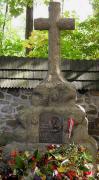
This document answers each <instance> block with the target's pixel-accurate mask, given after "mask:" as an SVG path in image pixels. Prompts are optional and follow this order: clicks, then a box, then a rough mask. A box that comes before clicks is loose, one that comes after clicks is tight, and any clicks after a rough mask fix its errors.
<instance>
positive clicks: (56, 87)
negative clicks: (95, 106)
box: [13, 2, 97, 155]
mask: <svg viewBox="0 0 99 180" xmlns="http://www.w3.org/2000/svg"><path fill="white" fill-rule="evenodd" d="M74 24H75V21H74V19H70V18H66V19H62V18H61V17H60V3H58V2H50V4H49V19H47V18H44V19H43V18H40V19H36V20H35V21H34V26H35V29H37V30H49V54H48V74H47V77H46V79H44V80H43V81H42V82H41V83H40V84H39V85H38V86H37V87H36V88H35V89H34V90H33V96H32V106H31V108H30V109H28V108H26V109H24V110H22V111H20V114H19V122H20V123H19V126H18V127H17V128H16V129H15V130H14V133H13V136H14V142H15V144H21V147H22V144H23V145H26V146H27V147H29V148H30V147H34V148H39V149H43V148H44V147H45V145H46V144H51V143H54V144H69V143H71V142H75V143H81V144H84V145H85V146H87V147H88V149H89V150H90V151H91V153H92V154H93V155H95V153H96V150H97V144H96V141H95V140H94V139H93V138H92V137H91V136H90V135H89V134H88V120H87V118H86V113H85V111H84V109H83V108H82V107H80V106H79V105H77V104H76V90H75V87H73V85H71V84H70V83H69V82H67V81H66V80H65V79H64V78H63V76H62V74H61V70H60V31H61V30H73V29H74V26H75V25H74ZM70 120H71V121H70ZM70 127H71V131H70V132H69V130H70ZM13 147H14V146H13Z"/></svg>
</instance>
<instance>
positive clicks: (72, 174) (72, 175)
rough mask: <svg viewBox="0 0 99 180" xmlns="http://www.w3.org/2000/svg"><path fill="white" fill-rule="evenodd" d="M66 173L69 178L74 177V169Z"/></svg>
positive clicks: (71, 179)
mask: <svg viewBox="0 0 99 180" xmlns="http://www.w3.org/2000/svg"><path fill="white" fill-rule="evenodd" d="M66 175H67V176H68V177H69V178H70V180H73V178H74V177H76V175H77V174H76V172H75V171H68V172H67V173H66Z"/></svg>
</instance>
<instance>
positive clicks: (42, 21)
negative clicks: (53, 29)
mask: <svg viewBox="0 0 99 180" xmlns="http://www.w3.org/2000/svg"><path fill="white" fill-rule="evenodd" d="M34 28H35V29H36V30H48V29H49V21H48V18H38V19H35V20H34Z"/></svg>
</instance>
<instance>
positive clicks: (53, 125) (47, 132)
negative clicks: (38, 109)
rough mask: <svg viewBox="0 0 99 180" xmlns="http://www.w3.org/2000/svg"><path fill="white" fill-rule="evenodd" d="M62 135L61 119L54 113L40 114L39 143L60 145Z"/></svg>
mask: <svg viewBox="0 0 99 180" xmlns="http://www.w3.org/2000/svg"><path fill="white" fill-rule="evenodd" d="M62 135H63V118H62V117H61V116H60V115H58V114H55V113H49V112H45V113H42V114H41V115H40V120H39V142H40V143H55V144H61V143H62Z"/></svg>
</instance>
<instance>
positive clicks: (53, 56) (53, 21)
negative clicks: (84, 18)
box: [34, 2, 75, 76]
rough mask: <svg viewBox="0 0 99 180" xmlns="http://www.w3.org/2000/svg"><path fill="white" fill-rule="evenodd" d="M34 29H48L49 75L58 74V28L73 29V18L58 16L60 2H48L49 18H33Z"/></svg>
mask: <svg viewBox="0 0 99 180" xmlns="http://www.w3.org/2000/svg"><path fill="white" fill-rule="evenodd" d="M34 27H35V29H36V30H49V52H48V63H49V64H48V65H49V66H48V72H49V74H50V75H52V76H53V75H59V74H60V30H73V29H74V28H75V20H74V19H72V18H60V3H59V2H50V3H49V19H48V18H39V19H35V20H34Z"/></svg>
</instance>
